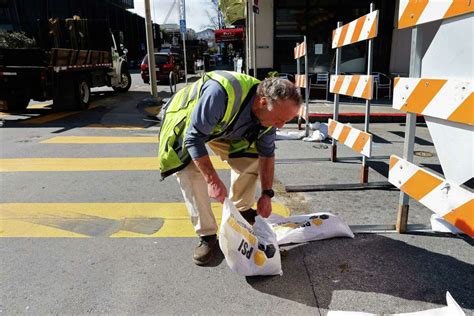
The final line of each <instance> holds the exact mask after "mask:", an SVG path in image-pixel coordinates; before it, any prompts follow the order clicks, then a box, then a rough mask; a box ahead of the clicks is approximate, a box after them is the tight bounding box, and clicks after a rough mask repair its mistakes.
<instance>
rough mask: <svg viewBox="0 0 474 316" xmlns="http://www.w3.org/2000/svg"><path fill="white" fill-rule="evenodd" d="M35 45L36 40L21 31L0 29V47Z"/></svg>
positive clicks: (29, 46) (27, 46)
mask: <svg viewBox="0 0 474 316" xmlns="http://www.w3.org/2000/svg"><path fill="white" fill-rule="evenodd" d="M32 47H37V46H36V41H35V40H34V39H32V38H29V37H28V36H26V35H25V33H23V32H7V31H5V30H0V48H32Z"/></svg>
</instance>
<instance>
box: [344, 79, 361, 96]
mask: <svg viewBox="0 0 474 316" xmlns="http://www.w3.org/2000/svg"><path fill="white" fill-rule="evenodd" d="M359 78H360V76H359V75H353V76H352V79H351V82H350V83H349V87H348V88H347V92H346V95H354V91H355V89H356V88H357V84H358V83H359Z"/></svg>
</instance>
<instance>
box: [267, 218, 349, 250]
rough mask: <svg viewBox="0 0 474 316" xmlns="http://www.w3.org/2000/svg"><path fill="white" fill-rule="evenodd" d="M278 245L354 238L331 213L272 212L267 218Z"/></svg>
mask: <svg viewBox="0 0 474 316" xmlns="http://www.w3.org/2000/svg"><path fill="white" fill-rule="evenodd" d="M267 221H268V223H269V224H270V225H271V227H272V229H273V231H274V232H275V234H276V236H277V241H278V244H279V245H283V244H289V243H301V242H308V241H312V240H321V239H327V238H333V237H350V238H354V233H353V232H352V231H351V229H350V228H349V226H347V224H346V223H344V221H343V220H342V219H341V218H340V217H338V216H336V215H333V214H331V213H314V214H308V215H295V216H290V217H283V216H280V215H277V214H272V215H270V217H269V218H268V219H267Z"/></svg>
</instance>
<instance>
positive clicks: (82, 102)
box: [76, 79, 91, 110]
mask: <svg viewBox="0 0 474 316" xmlns="http://www.w3.org/2000/svg"><path fill="white" fill-rule="evenodd" d="M78 82H79V84H78V86H77V89H78V90H77V97H76V107H77V108H79V109H80V110H87V109H88V108H89V103H90V100H91V88H90V87H89V83H88V82H87V80H85V79H81V80H79V81H78Z"/></svg>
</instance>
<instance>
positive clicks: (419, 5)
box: [398, 0, 429, 28]
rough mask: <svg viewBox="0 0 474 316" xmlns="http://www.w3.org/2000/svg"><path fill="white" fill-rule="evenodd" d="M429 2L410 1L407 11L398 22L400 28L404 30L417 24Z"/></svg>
mask: <svg viewBox="0 0 474 316" xmlns="http://www.w3.org/2000/svg"><path fill="white" fill-rule="evenodd" d="M428 2H429V0H410V1H409V2H408V5H407V7H406V8H405V11H403V14H402V16H401V17H400V19H399V20H398V27H399V28H404V27H409V26H413V25H415V24H416V22H417V21H418V19H419V18H420V16H421V13H422V12H423V10H425V8H426V6H427V5H428Z"/></svg>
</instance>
